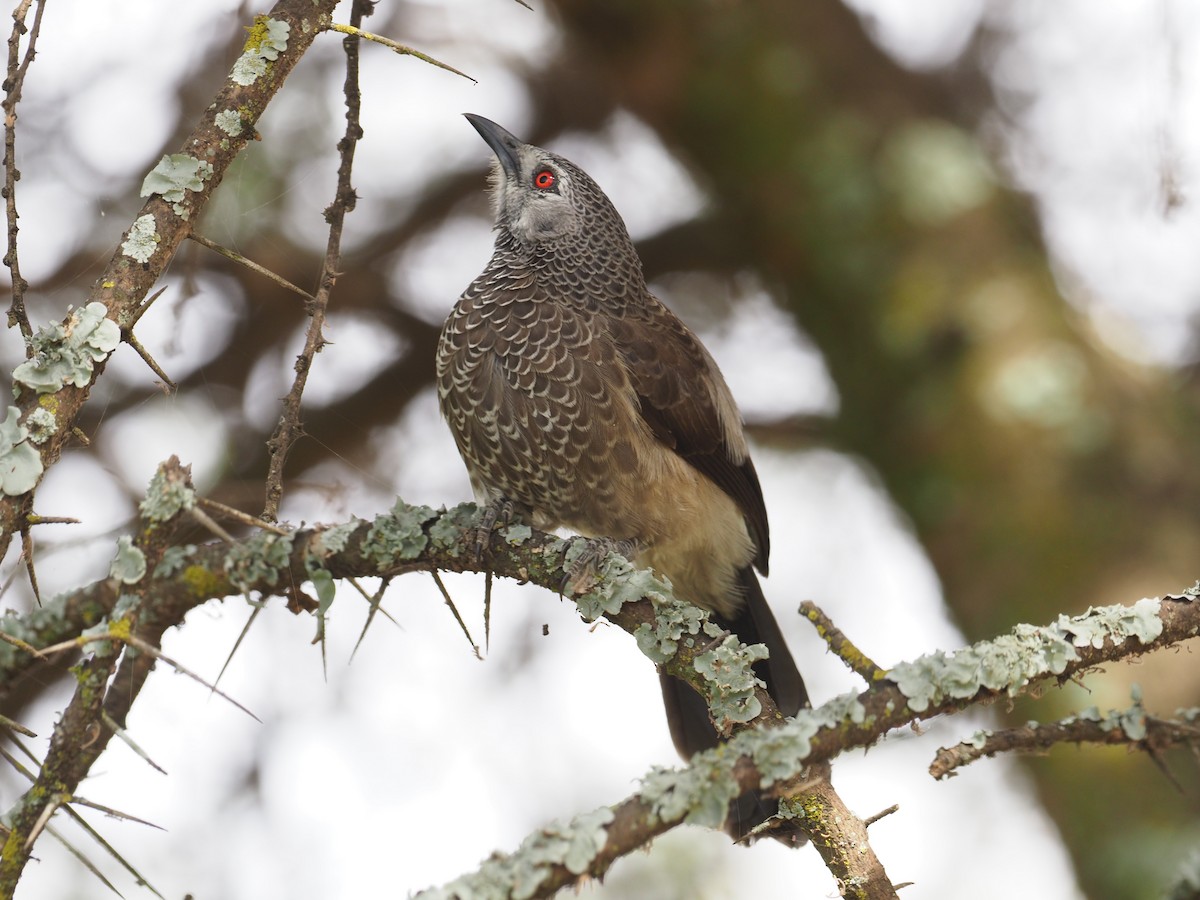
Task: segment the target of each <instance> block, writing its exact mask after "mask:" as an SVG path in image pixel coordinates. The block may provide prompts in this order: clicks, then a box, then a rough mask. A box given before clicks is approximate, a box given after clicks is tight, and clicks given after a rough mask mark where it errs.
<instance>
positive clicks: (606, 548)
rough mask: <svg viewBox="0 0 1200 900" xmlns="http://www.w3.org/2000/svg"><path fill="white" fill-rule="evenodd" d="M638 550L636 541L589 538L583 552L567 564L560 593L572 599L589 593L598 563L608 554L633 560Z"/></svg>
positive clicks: (594, 580) (595, 577) (596, 576)
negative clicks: (617, 554)
mask: <svg viewBox="0 0 1200 900" xmlns="http://www.w3.org/2000/svg"><path fill="white" fill-rule="evenodd" d="M639 549H640V546H639V544H638V542H637V541H636V540H617V539H615V538H608V537H602V538H589V539H588V541H587V544H585V545H584V548H583V552H582V553H580V554H579V555H578V556H577V557H575V559H573V560H572V561H571V562H569V563H567V566H566V574H565V575H564V576H563V580H562V587H561V590H562V593H564V594H567V595H569V596H572V597H574V596H578V595H579V594H583V593H585V592H587V591H590V590H591V589H592V588H593V587H595V584H596V581H597V579H598V575H599V568H600V563H601V562H603V561H604V559H605V558H606V557H607V556H608V555H609V554H610V553H619V554H620V555H621V556H624V557H625V558H626V559H633V558H634V556H636V555H637V552H638V550H639Z"/></svg>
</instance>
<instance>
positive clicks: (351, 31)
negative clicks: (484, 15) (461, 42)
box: [329, 0, 525, 84]
mask: <svg viewBox="0 0 1200 900" xmlns="http://www.w3.org/2000/svg"><path fill="white" fill-rule="evenodd" d="M517 2H518V3H521V0H517ZM521 5H522V6H524V5H525V4H523V3H522V4H521ZM352 18H353V17H352ZM329 27H330V29H332V30H333V31H338V32H341V33H342V34H346V35H350V36H351V37H360V38H362V39H363V40H366V41H373V42H374V43H376V44H383V46H385V47H387V48H389V49H391V50H394V51H395V52H397V53H399V54H400V55H401V56H414V57H416V58H417V59H419V60H421V62H427V63H429V64H430V65H431V66H437V67H438V68H439V69H445V70H446V71H447V72H453V73H454V74H455V75H461V76H462V77H463V78H465V79H467V81H470V82H471V83H473V84H479V81H478V80H477V79H475V78H472V77H471V76H470V75H468V74H467V73H466V72H460V71H459V70H458V69H456V68H454V66H451V65H448V64H446V63H444V62H442V61H441V60H438V59H434V58H433V57H432V56H430V55H428V54H427V53H422V52H421V51H420V50H414V49H413V48H412V47H408V46H405V45H404V44H399V43H397V42H396V41H393V40H392V39H391V38H385V37H383V36H382V35H378V34H372V33H371V32H369V31H363V30H362V29H360V28H359V27H358V26H356V25H340V24H338V23H337V22H334V23H333V24H332V25H330V26H329Z"/></svg>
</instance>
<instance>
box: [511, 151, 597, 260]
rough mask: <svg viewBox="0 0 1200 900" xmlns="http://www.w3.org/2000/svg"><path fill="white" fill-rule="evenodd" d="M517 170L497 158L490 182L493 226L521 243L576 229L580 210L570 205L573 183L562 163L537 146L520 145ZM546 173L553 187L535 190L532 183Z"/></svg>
mask: <svg viewBox="0 0 1200 900" xmlns="http://www.w3.org/2000/svg"><path fill="white" fill-rule="evenodd" d="M514 156H515V163H516V171H515V172H510V171H509V169H508V168H507V167H506V166H505V165H504V164H503V162H502V161H501V160H500V159H499V158H497V159H496V160H494V161H493V163H492V174H491V179H490V184H491V194H492V211H493V212H494V213H495V216H496V227H497V228H503V229H506V230H507V231H508V232H509V233H511V234H512V236H513V237H514V238H516V240H517V241H519V242H521V243H523V244H539V243H543V242H545V241H554V240H558V239H559V238H562V237H566V236H568V235H571V234H574V233H575V232H577V231H578V230H579V225H580V221H579V219H580V217H579V211H578V210H577V209H576V208H575V204H574V203H573V202H572V193H573V190H574V184H573V181H572V178H571V175H570V173H569V172H568V171H567V170H566V168H565V167H564V166H563V165H562V160H560V159H558V158H557V157H555V156H554V155H553V154H551V153H547V152H546V151H545V150H542V149H540V148H538V147H533V146H530V145H529V144H522V145H521V146H520V147H519V148H518V149H517V152H516V153H515V154H514ZM543 172H548V173H550V175H551V177H552V178H553V181H554V183H553V186H552V187H550V188H548V189H542V188H538V187H537V186H536V184H535V183H534V180H535V179H536V178H537V177H538V175H539V174H540V173H543Z"/></svg>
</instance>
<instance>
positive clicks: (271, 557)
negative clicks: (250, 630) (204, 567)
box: [225, 531, 293, 593]
mask: <svg viewBox="0 0 1200 900" xmlns="http://www.w3.org/2000/svg"><path fill="white" fill-rule="evenodd" d="M292 540H293V536H292V535H282V534H270V533H267V532H265V531H264V532H259V533H258V534H254V535H251V536H250V537H249V538H247V539H246V540H245V541H243V542H241V543H239V544H234V545H233V546H232V547H231V548H230V549H229V553H227V554H226V556H225V574H226V575H228V576H229V580H230V581H231V582H233V584H234V585H236V586H237V588H238V589H239V590H241V591H242V592H243V593H244V592H246V591H249V590H253V589H254V588H255V586H256V585H259V584H265V585H267V586H268V587H275V586H276V585H277V584H279V576H280V574H281V571H282V570H283V569H284V568H286V567H287V565H288V563H289V562H290V561H291V555H292Z"/></svg>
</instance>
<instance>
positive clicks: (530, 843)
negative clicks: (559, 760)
mask: <svg viewBox="0 0 1200 900" xmlns="http://www.w3.org/2000/svg"><path fill="white" fill-rule="evenodd" d="M612 821H613V812H612V810H611V809H609V808H608V807H602V808H600V809H597V810H594V811H592V812H589V813H584V814H583V815H580V816H576V817H575V818H574V819H572V820H571V821H570V822H569V823H565V824H564V823H561V822H552V823H550V824H549V825H547V826H546V827H545V828H542V829H540V830H539V831H537V832H535V833H534V834H531V835H530V836H529V837H527V838H526V839H525V840H524V841H523V842H522V843H521V846H520V847H519V848H517V850H516V851H515V852H513V853H510V854H500V853H496V854H493V855H492V856H491V857H490V858H489V859H486V860H484V862H483V864H482V865H481V866H480V867H479V871H477V872H472V873H471V874H469V875H464V876H462V877H461V878H458V879H456V880H454V881H452V882H450V883H449V884H447V885H444V886H442V887H440V888H430V889H429V890H425V891H421V892H420V893H419V894H417V895H416V897H415V898H414V900H526V898H529V897H532V896H533V895H534V894H535V893H536V892H537V890H538V888H539V887H540V886H541V884H542V882H544V881H545V880H546V878H547V876H549V875H550V873H551V871H552V869H553V868H554V867H556V866H563V867H564V868H566V869H567V871H569V872H571V873H572V874H574V875H582V874H584V873H585V872H587V871H588V869H589V868H590V866H591V864H592V862H593V861H594V860H595V858H596V856H597V855H598V854H599V852H600V851H601V850H602V849H603V848H604V845H605V843H606V841H607V840H608V828H607V826H608V825H609V824H610V823H611V822H612Z"/></svg>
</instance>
